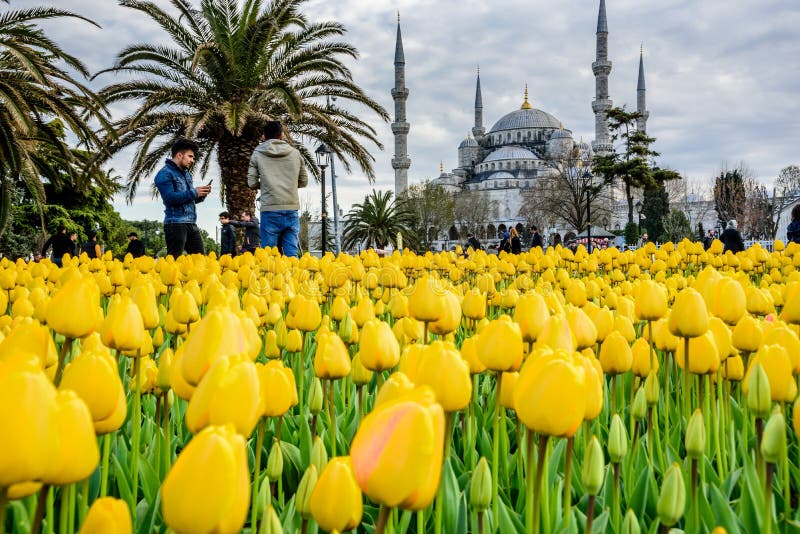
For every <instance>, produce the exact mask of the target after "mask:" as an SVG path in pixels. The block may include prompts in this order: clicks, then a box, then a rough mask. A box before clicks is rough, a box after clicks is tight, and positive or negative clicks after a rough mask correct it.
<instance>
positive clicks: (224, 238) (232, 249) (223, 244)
mask: <svg viewBox="0 0 800 534" xmlns="http://www.w3.org/2000/svg"><path fill="white" fill-rule="evenodd" d="M232 222H233V221H231V214H230V213H228V212H227V211H223V212H222V213H220V214H219V223H220V224H221V225H222V231H221V232H220V238H219V254H220V256H223V255H225V254H230V255H231V256H236V231H235V230H234V229H233V224H232Z"/></svg>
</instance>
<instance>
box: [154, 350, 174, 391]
mask: <svg viewBox="0 0 800 534" xmlns="http://www.w3.org/2000/svg"><path fill="white" fill-rule="evenodd" d="M172 359H173V353H172V349H170V348H166V349H164V352H162V353H161V356H159V357H158V379H157V383H158V387H159V388H160V389H161V391H167V390H168V389H169V387H170V385H169V384H170V382H169V374H170V371H171V370H172Z"/></svg>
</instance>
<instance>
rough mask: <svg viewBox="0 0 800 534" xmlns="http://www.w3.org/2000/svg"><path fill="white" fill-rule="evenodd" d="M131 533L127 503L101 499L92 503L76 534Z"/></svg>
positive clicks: (110, 498) (131, 527)
mask: <svg viewBox="0 0 800 534" xmlns="http://www.w3.org/2000/svg"><path fill="white" fill-rule="evenodd" d="M131 532H133V525H132V524H131V512H130V510H129V509H128V503H126V502H125V501H123V500H121V499H115V498H113V497H101V498H100V499H97V500H96V501H94V503H92V507H91V508H89V513H88V514H87V515H86V519H85V520H84V522H83V524H82V525H81V529H80V531H79V532H78V534H130V533H131Z"/></svg>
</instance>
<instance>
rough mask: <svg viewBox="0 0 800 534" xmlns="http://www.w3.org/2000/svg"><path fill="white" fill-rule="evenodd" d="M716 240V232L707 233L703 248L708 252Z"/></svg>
mask: <svg viewBox="0 0 800 534" xmlns="http://www.w3.org/2000/svg"><path fill="white" fill-rule="evenodd" d="M714 239H715V237H714V230H709V231H708V232H706V236H705V237H704V238H703V248H704V249H706V250H708V249H710V248H711V244H712V243H713V242H714Z"/></svg>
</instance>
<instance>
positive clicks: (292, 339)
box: [286, 329, 303, 352]
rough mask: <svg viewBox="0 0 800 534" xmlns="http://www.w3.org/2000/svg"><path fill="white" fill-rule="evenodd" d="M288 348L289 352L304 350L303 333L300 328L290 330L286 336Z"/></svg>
mask: <svg viewBox="0 0 800 534" xmlns="http://www.w3.org/2000/svg"><path fill="white" fill-rule="evenodd" d="M286 350H287V351H288V352H300V351H301V350H303V334H301V333H300V330H297V329H292V330H289V334H288V335H287V336H286Z"/></svg>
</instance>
